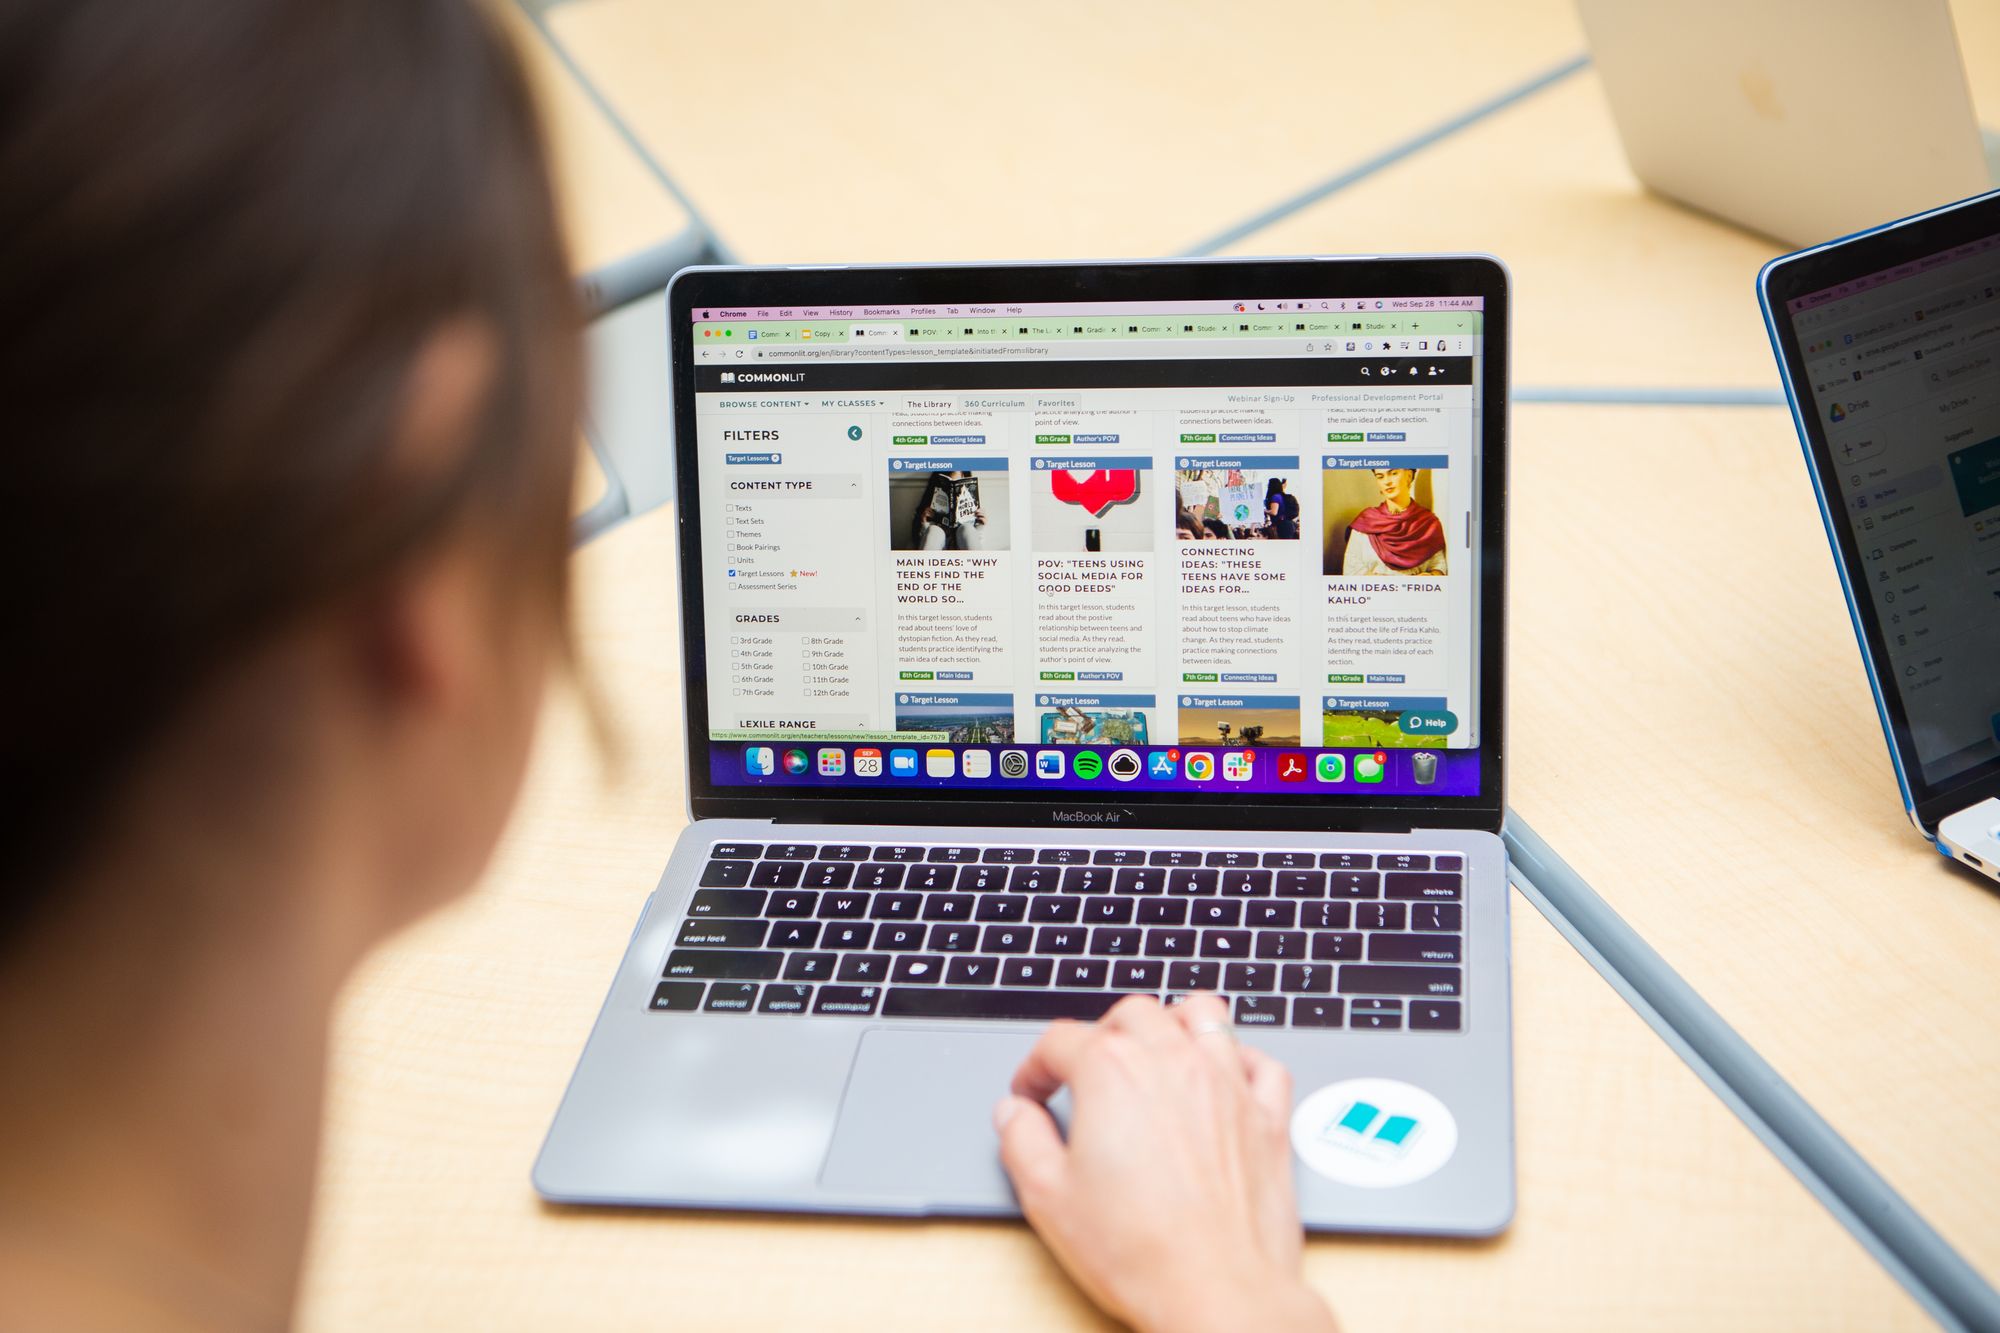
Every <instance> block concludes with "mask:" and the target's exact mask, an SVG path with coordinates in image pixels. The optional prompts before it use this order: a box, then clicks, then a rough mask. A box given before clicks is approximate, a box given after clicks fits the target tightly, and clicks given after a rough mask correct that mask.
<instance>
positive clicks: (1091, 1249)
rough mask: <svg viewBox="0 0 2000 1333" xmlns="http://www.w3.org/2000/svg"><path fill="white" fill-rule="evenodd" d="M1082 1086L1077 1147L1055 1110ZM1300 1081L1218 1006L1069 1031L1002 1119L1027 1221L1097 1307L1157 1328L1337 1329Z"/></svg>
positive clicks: (1057, 1027)
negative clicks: (1304, 1174)
mask: <svg viewBox="0 0 2000 1333" xmlns="http://www.w3.org/2000/svg"><path fill="white" fill-rule="evenodd" d="M1064 1085H1067V1086H1068V1087H1069V1090H1070V1098H1071V1101H1072V1103H1073V1111H1072V1113H1071V1116H1070V1128H1069V1139H1068V1141H1067V1142H1065V1141H1064V1139H1063V1136H1062V1134H1061V1133H1060V1132H1059V1131H1058V1130H1057V1128H1056V1124H1055V1121H1054V1120H1053V1119H1052V1118H1051V1117H1050V1115H1049V1113H1048V1110H1047V1108H1046V1107H1044V1106H1043V1105H1042V1103H1044V1102H1045V1101H1047V1100H1048V1098H1049V1097H1050V1096H1051V1095H1053V1094H1054V1093H1055V1091H1056V1090H1057V1089H1058V1088H1061V1087H1063V1086H1064ZM1291 1113H1292V1079H1291V1075H1290V1074H1289V1073H1287V1072H1286V1070H1285V1067H1284V1066H1283V1065H1281V1064H1279V1063H1278V1062H1277V1061H1275V1060H1273V1059H1272V1058H1271V1057H1269V1056H1267V1055H1265V1054H1263V1053H1262V1052H1261V1051H1256V1050H1253V1049H1251V1048H1249V1047H1247V1046H1241V1045H1238V1044H1237V1041H1236V1038H1235V1035H1234V1032H1233V1030H1232V1029H1231V1027H1230V1022H1229V1011H1228V1009H1227V1008H1226V1007H1225V1006H1224V1004H1223V1003H1222V1001H1221V1000H1219V999H1217V998H1216V997H1214V996H1212V995H1195V996H1191V997H1190V998H1189V999H1188V1000H1187V1001H1186V1002H1185V1003H1183V1004H1181V1005H1178V1006H1176V1007H1175V1008H1173V1009H1163V1008H1161V1007H1160V1004H1159V1002H1158V1001H1157V1000H1154V999H1151V998H1149V997H1145V996H1132V997H1129V998H1127V999H1125V1000H1122V1001H1120V1002H1119V1003H1118V1005H1117V1007H1116V1008H1114V1009H1112V1011H1111V1012H1110V1013H1109V1014H1106V1015H1105V1017H1104V1020H1103V1022H1101V1023H1099V1024H1097V1025H1095V1026H1085V1025H1082V1024H1077V1023H1056V1024H1054V1025H1053V1026H1051V1027H1050V1028H1049V1030H1048V1031H1047V1032H1046V1033H1045V1034H1044V1035H1043V1037H1042V1040H1041V1041H1040V1042H1039V1043H1038V1044H1037V1045H1036V1046H1035V1049H1034V1050H1033V1051H1031V1052H1029V1054H1028V1058H1027V1059H1026V1060H1025V1061H1023V1062H1022V1064H1021V1068H1020V1069H1019V1070H1018V1071H1017V1072H1016V1073H1015V1075H1014V1090H1013V1095H1012V1096H1009V1097H1007V1098H1005V1099H1004V1100H1002V1101H1001V1103H1000V1104H999V1105H998V1106H997V1107H995V1108H994V1121H995V1123H996V1124H997V1125H998V1127H999V1130H1000V1156H1001V1160H1002V1161H1003V1162H1004V1163H1005V1164H1006V1167H1007V1173H1008V1174H1009V1175H1010V1176H1012V1177H1013V1179H1014V1189H1015V1192H1016V1193H1017V1194H1018V1195H1019V1196H1020V1200H1021V1208H1022V1211H1023V1212H1025V1213H1026V1214H1027V1217H1028V1222H1029V1223H1030V1224H1031V1225H1032V1226H1033V1227H1034V1228H1035V1230H1036V1231H1037V1232H1039V1233H1040V1234H1041V1237H1042V1239H1043V1240H1044V1241H1046V1242H1047V1243H1048V1246H1049V1249H1050V1250H1051V1251H1053V1252H1054V1254H1055V1257H1056V1259H1057V1261H1058V1262H1059V1263H1061V1264H1062V1266H1063V1267H1064V1268H1065V1269H1066V1270H1068V1272H1069V1274H1070V1276H1071V1277H1073V1278H1075V1279H1076V1282H1077V1284H1078V1285H1079V1286H1081V1287H1082V1288H1083V1289H1084V1291H1085V1292H1086V1293H1088V1294H1089V1296H1090V1297H1091V1299H1092V1300H1094V1301H1096V1302H1097V1303H1098V1304H1099V1305H1101V1306H1103V1307H1104V1309H1105V1310H1106V1311H1108V1312H1109V1313H1111V1314H1112V1315H1114V1316H1115V1317H1117V1318H1119V1319H1122V1320H1124V1321H1125V1322H1126V1323H1128V1324H1131V1325H1133V1326H1134V1327H1135V1328H1138V1329H1141V1330H1144V1331H1145V1333H1163V1331H1164V1333H1180V1331H1181V1330H1189V1331H1190V1333H1192V1331H1193V1330H1209V1329H1240V1328H1258V1329H1277V1330H1313V1331H1314V1333H1322V1331H1324V1330H1331V1329H1332V1328H1333V1327H1334V1321H1333V1315H1332V1313H1331V1312H1330V1311H1329V1310H1328V1309H1327V1308H1326V1306H1325V1304H1324V1303H1323V1302H1321V1300H1320V1299H1319V1297H1318V1296H1317V1295H1315V1294H1314V1293H1313V1292H1312V1290H1311V1289H1310V1288H1308V1287H1307V1286H1306V1285H1305V1283H1304V1281H1303V1279H1302V1278H1301V1277H1300V1274H1299V1259H1300V1252H1301V1246H1302V1244H1303V1239H1304V1237H1303V1234H1302V1232H1301V1230H1300V1227H1299V1213H1298V1205H1297V1203H1296V1202H1295V1201H1294V1200H1293V1197H1292V1165H1291V1148H1290V1144H1289V1141H1288V1137H1287V1128H1288V1125H1289V1122H1290V1119H1291Z"/></svg>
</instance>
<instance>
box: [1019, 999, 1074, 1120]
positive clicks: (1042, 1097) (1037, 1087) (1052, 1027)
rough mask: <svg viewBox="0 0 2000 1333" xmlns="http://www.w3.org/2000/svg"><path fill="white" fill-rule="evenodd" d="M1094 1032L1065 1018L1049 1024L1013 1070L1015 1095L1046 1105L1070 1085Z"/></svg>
mask: <svg viewBox="0 0 2000 1333" xmlns="http://www.w3.org/2000/svg"><path fill="white" fill-rule="evenodd" d="M1092 1037H1093V1030H1092V1029H1091V1028H1088V1027H1085V1026H1083V1025H1082V1024H1079V1023H1073V1022H1071V1021H1070V1020H1068V1019H1058V1020H1057V1021H1056V1022H1054V1023H1051V1024H1049V1027H1048V1031H1046V1032H1044V1033H1042V1039H1041V1040H1040V1041H1038V1042H1036V1043H1035V1048H1034V1049H1033V1050H1031V1051H1029V1052H1028V1055H1027V1058H1026V1059H1024V1060H1022V1061H1021V1067H1020V1068H1019V1069H1016V1070H1015V1071H1014V1083H1013V1089H1014V1094H1015V1095H1016V1096H1018V1097H1026V1098H1028V1099H1029V1100H1030V1101H1037V1102H1045V1101H1047V1100H1048V1099H1049V1098H1051V1097H1053V1096H1055V1095H1056V1090H1057V1089H1058V1088H1060V1087H1062V1085H1063V1084H1065V1083H1067V1082H1069V1079H1070V1074H1071V1073H1072V1072H1073V1071H1074V1070H1075V1069H1076V1064H1077V1059H1078V1057H1079V1056H1080V1055H1081V1054H1082V1052H1083V1050H1084V1048H1085V1047H1087V1046H1089V1045H1090V1043H1091V1040H1092Z"/></svg>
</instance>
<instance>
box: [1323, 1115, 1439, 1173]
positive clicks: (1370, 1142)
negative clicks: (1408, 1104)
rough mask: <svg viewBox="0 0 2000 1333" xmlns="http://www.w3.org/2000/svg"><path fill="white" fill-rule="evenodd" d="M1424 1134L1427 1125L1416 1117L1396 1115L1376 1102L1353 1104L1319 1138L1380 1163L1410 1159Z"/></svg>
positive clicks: (1328, 1125)
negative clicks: (1410, 1154)
mask: <svg viewBox="0 0 2000 1333" xmlns="http://www.w3.org/2000/svg"><path fill="white" fill-rule="evenodd" d="M1423 1132H1424V1126H1423V1122H1422V1121H1420V1120H1418V1119H1417V1118H1416V1117H1415V1116H1413V1115H1396V1114H1392V1113H1390V1112H1388V1111H1385V1110H1383V1109H1382V1108H1381V1107H1379V1106H1377V1105H1375V1104H1374V1103H1373V1102H1364V1101H1352V1102H1349V1103H1348V1104H1347V1105H1346V1106H1344V1107H1342V1108H1341V1111H1340V1114H1339V1115H1337V1116H1335V1117H1334V1118H1333V1119H1332V1120H1331V1121H1330V1122H1328V1124H1327V1126H1326V1128H1324V1129H1322V1130H1321V1131H1320V1132H1319V1139H1320V1142H1321V1143H1327V1144H1331V1145H1333V1146H1334V1147H1337V1148H1345V1149H1347V1150H1348V1151H1349V1152H1358V1153H1361V1154H1362V1155H1364V1156H1367V1157H1372V1158H1376V1159H1377V1160H1394V1159H1396V1158H1398V1157H1405V1156H1408V1155H1409V1151H1410V1149H1411V1148H1414V1147H1415V1146H1416V1145H1417V1140H1418V1139H1420V1138H1422V1137H1423Z"/></svg>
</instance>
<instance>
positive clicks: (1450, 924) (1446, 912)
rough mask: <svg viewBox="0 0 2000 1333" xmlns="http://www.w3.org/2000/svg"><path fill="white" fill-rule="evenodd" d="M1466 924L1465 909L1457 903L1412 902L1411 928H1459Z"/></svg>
mask: <svg viewBox="0 0 2000 1333" xmlns="http://www.w3.org/2000/svg"><path fill="white" fill-rule="evenodd" d="M1464 924H1465V909H1464V908H1463V907H1461V906H1459V905H1458V904H1457V903H1412V904H1410V929H1411V930H1459V929H1461V928H1462V927H1463V926H1464Z"/></svg>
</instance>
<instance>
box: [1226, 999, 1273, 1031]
mask: <svg viewBox="0 0 2000 1333" xmlns="http://www.w3.org/2000/svg"><path fill="white" fill-rule="evenodd" d="M1236 1025H1237V1026H1238V1027H1246V1028H1267V1027H1283V1026H1284V1025H1285V1001H1284V999H1283V997H1282V996H1277V995H1239V996H1237V997H1236Z"/></svg>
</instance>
